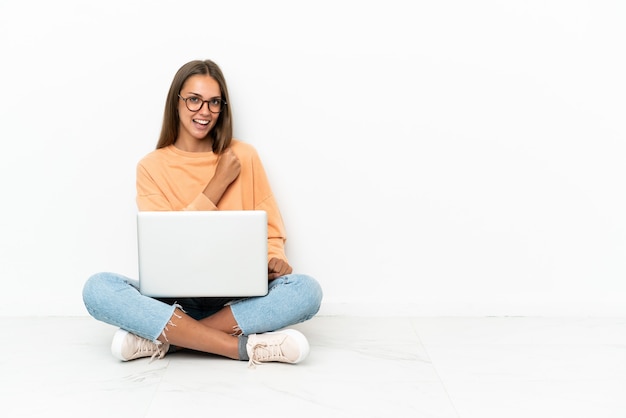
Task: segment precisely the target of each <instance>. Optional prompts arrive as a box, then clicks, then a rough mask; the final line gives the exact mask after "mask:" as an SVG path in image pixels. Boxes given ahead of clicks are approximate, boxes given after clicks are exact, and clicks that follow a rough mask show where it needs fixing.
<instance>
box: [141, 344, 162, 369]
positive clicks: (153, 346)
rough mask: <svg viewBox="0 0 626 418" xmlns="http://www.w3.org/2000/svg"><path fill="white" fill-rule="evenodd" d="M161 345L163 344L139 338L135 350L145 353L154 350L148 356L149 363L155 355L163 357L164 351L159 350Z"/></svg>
mask: <svg viewBox="0 0 626 418" xmlns="http://www.w3.org/2000/svg"><path fill="white" fill-rule="evenodd" d="M162 345H163V344H156V343H154V342H152V341H150V340H146V339H144V338H140V339H139V344H138V347H137V352H139V353H145V352H151V351H154V353H152V357H150V362H149V363H152V362H153V361H154V360H155V359H156V357H157V356H158V357H159V359H162V358H163V357H165V352H164V351H163V350H161V346H162ZM149 363H148V364H149Z"/></svg>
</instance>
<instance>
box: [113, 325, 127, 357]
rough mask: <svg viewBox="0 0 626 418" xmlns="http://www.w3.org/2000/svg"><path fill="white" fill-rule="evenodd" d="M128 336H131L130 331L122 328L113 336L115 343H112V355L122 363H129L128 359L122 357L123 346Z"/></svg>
mask: <svg viewBox="0 0 626 418" xmlns="http://www.w3.org/2000/svg"><path fill="white" fill-rule="evenodd" d="M128 334H129V333H128V331H126V330H123V329H121V328H120V329H118V330H117V332H116V333H115V335H114V336H113V342H111V354H113V356H114V357H115V358H118V359H120V360H122V361H128V360H127V359H125V358H124V356H122V351H121V350H122V344H123V343H124V339H125V338H126V336H127V335H128Z"/></svg>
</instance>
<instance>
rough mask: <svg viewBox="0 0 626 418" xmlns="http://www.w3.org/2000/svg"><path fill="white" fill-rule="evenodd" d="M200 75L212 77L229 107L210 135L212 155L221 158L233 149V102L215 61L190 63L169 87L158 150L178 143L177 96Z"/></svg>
mask: <svg viewBox="0 0 626 418" xmlns="http://www.w3.org/2000/svg"><path fill="white" fill-rule="evenodd" d="M197 74H202V75H209V76H211V77H212V78H213V79H215V81H217V83H218V84H219V86H220V91H221V92H222V100H224V101H225V102H226V103H227V105H226V106H224V107H223V108H222V111H221V112H220V115H219V117H218V119H217V123H216V124H215V126H214V127H213V129H211V131H210V132H209V134H208V135H207V137H209V138H210V139H211V144H212V146H213V152H215V153H216V154H220V153H222V152H223V151H224V150H225V149H226V148H228V146H229V145H230V142H231V140H232V136H233V122H232V115H231V112H230V99H229V97H228V88H227V87H226V79H225V78H224V74H222V70H221V69H220V67H218V66H217V64H216V63H214V62H213V61H211V60H204V61H200V60H196V61H190V62H188V63H187V64H185V65H183V66H182V67H180V69H179V70H178V71H177V72H176V75H175V76H174V79H173V80H172V85H171V86H170V91H169V93H168V94H167V100H166V102H165V111H164V112H163V126H162V128H161V135H160V136H159V142H158V143H157V146H156V147H157V149H159V148H164V147H167V146H168V145H171V144H173V143H174V142H175V141H176V138H177V137H178V126H179V116H178V100H179V98H178V95H179V94H180V91H181V89H182V88H183V84H185V81H187V79H188V78H189V77H191V76H193V75H197Z"/></svg>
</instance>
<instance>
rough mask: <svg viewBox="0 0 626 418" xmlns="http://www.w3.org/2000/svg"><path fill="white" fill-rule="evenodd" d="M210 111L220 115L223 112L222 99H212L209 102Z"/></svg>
mask: <svg viewBox="0 0 626 418" xmlns="http://www.w3.org/2000/svg"><path fill="white" fill-rule="evenodd" d="M209 110H210V111H211V112H213V113H219V112H221V110H222V99H218V98H215V99H211V100H209Z"/></svg>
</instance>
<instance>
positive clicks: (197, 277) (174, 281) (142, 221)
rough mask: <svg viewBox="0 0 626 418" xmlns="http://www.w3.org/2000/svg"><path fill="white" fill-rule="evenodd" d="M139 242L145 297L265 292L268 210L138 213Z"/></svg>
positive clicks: (141, 280) (242, 295)
mask: <svg viewBox="0 0 626 418" xmlns="http://www.w3.org/2000/svg"><path fill="white" fill-rule="evenodd" d="M137 245H138V262H139V263H138V265H139V291H140V292H141V293H142V294H143V295H146V296H151V297H233V298H238V297H250V296H264V295H266V294H267V291H268V280H267V214H266V213H265V211H252V210H242V211H165V212H164V211H159V212H149V211H140V212H138V213H137Z"/></svg>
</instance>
